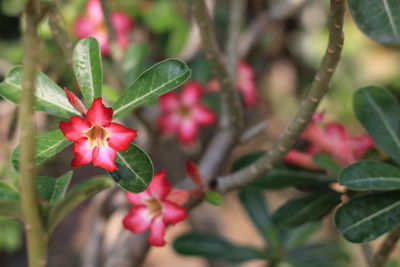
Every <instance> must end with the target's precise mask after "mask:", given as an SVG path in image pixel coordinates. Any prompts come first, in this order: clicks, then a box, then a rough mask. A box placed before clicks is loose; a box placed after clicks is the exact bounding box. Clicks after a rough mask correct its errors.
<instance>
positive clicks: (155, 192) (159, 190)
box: [146, 171, 172, 201]
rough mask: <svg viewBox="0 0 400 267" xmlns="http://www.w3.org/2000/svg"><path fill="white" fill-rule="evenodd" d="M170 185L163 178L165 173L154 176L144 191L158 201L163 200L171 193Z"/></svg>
mask: <svg viewBox="0 0 400 267" xmlns="http://www.w3.org/2000/svg"><path fill="white" fill-rule="evenodd" d="M171 188H172V185H171V183H170V182H168V180H167V179H166V177H165V171H161V172H158V173H156V174H154V177H153V180H152V181H151V183H150V185H149V186H148V187H147V189H146V191H147V192H149V194H150V195H151V196H153V197H155V198H157V199H158V200H160V201H162V200H164V199H165V198H166V197H167V195H168V194H169V192H170V191H171Z"/></svg>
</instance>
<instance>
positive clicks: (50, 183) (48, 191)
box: [37, 171, 72, 204]
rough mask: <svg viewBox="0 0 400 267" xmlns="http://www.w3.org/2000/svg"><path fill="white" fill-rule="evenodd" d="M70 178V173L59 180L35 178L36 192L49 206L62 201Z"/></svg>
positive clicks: (46, 177) (44, 177) (43, 177)
mask: <svg viewBox="0 0 400 267" xmlns="http://www.w3.org/2000/svg"><path fill="white" fill-rule="evenodd" d="M71 177H72V171H69V172H67V173H65V174H64V175H63V176H60V177H59V178H54V177H50V176H39V177H38V178H37V191H38V193H39V195H40V197H41V199H42V200H45V201H48V202H49V203H50V204H55V203H57V202H59V201H60V200H62V199H63V198H64V196H65V193H66V192H67V188H68V185H69V183H70V181H71Z"/></svg>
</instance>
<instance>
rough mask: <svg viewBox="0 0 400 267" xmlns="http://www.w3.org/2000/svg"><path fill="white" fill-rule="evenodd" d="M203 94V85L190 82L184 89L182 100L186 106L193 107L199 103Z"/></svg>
mask: <svg viewBox="0 0 400 267" xmlns="http://www.w3.org/2000/svg"><path fill="white" fill-rule="evenodd" d="M201 94H202V86H201V84H200V83H198V82H189V83H187V84H186V85H184V86H183V88H182V93H181V100H182V102H183V103H185V104H188V105H192V104H195V103H197V102H199V100H200V97H201Z"/></svg>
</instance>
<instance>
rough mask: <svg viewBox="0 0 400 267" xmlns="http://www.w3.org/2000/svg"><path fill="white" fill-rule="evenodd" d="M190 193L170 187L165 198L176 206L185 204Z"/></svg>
mask: <svg viewBox="0 0 400 267" xmlns="http://www.w3.org/2000/svg"><path fill="white" fill-rule="evenodd" d="M189 197H190V193H189V192H188V191H186V190H181V189H176V188H175V189H172V190H171V192H170V193H169V194H168V196H167V198H166V200H167V201H169V202H172V203H175V204H177V205H178V206H182V205H185V204H186V202H187V201H188V200H189Z"/></svg>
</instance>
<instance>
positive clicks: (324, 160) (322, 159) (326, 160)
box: [313, 153, 341, 174]
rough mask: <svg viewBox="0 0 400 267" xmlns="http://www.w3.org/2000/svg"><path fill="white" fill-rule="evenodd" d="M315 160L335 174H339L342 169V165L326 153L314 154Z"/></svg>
mask: <svg viewBox="0 0 400 267" xmlns="http://www.w3.org/2000/svg"><path fill="white" fill-rule="evenodd" d="M313 161H314V163H315V164H317V165H318V166H319V167H321V168H322V169H324V170H327V171H330V172H332V173H334V174H337V173H338V172H339V171H340V169H341V167H340V166H339V165H338V164H337V163H336V162H335V161H334V160H333V159H332V158H331V157H329V156H328V155H326V154H322V153H319V154H315V155H314V156H313Z"/></svg>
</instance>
